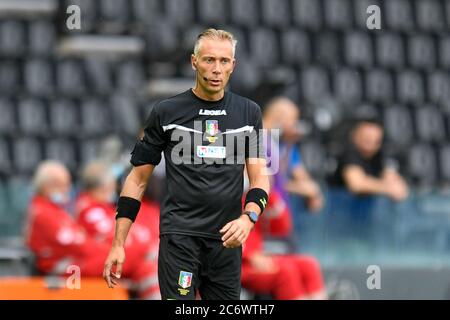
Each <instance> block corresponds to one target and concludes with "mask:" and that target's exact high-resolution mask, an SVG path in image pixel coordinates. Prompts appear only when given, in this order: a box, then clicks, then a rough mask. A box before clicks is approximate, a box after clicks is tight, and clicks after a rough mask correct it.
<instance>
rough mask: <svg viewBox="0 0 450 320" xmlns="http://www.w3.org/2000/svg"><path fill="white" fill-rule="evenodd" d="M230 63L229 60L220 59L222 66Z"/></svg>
mask: <svg viewBox="0 0 450 320" xmlns="http://www.w3.org/2000/svg"><path fill="white" fill-rule="evenodd" d="M229 62H230V59H222V64H227V63H229Z"/></svg>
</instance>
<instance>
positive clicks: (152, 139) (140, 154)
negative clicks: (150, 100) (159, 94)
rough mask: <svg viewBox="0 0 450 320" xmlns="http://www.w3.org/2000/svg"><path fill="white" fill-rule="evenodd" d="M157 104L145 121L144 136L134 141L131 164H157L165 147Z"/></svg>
mask: <svg viewBox="0 0 450 320" xmlns="http://www.w3.org/2000/svg"><path fill="white" fill-rule="evenodd" d="M157 107H158V105H156V106H155V107H153V109H152V111H151V112H150V115H149V117H148V119H147V121H146V125H145V129H144V137H143V138H142V139H141V140H140V141H138V142H137V143H136V145H135V146H134V149H133V151H132V152H131V155H132V156H131V160H130V162H131V164H132V165H133V166H135V167H137V166H142V165H145V164H152V165H155V166H156V165H158V164H159V162H160V161H161V152H162V151H163V150H164V148H165V147H166V139H165V135H164V130H163V128H162V126H161V122H160V117H159V114H158V108H157Z"/></svg>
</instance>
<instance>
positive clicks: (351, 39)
mask: <svg viewBox="0 0 450 320" xmlns="http://www.w3.org/2000/svg"><path fill="white" fill-rule="evenodd" d="M344 42H345V47H344V54H345V60H346V62H347V64H348V65H350V66H354V67H363V68H370V67H371V66H372V65H373V60H374V59H373V50H372V42H371V41H370V35H369V34H367V33H364V32H359V31H355V32H351V33H347V34H346V35H345V39H344Z"/></svg>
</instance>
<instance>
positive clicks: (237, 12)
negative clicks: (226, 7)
mask: <svg viewBox="0 0 450 320" xmlns="http://www.w3.org/2000/svg"><path fill="white" fill-rule="evenodd" d="M258 4H259V1H258V0H231V1H230V14H231V16H230V18H231V22H232V23H233V24H236V25H239V26H247V27H255V26H257V25H258V23H259V6H258Z"/></svg>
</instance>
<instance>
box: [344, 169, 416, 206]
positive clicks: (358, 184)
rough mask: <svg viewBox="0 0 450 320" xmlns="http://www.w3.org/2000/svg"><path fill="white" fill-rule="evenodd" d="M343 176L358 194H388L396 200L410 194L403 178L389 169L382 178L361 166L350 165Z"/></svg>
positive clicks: (348, 185)
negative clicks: (370, 173)
mask: <svg viewBox="0 0 450 320" xmlns="http://www.w3.org/2000/svg"><path fill="white" fill-rule="evenodd" d="M343 176H344V181H345V183H346V185H347V187H348V189H349V190H350V191H351V192H353V193H356V194H361V193H366V194H380V195H387V196H389V197H391V198H393V199H394V200H403V199H405V198H406V196H407V195H408V190H407V187H406V184H405V183H404V181H403V179H402V178H401V177H400V176H399V175H398V174H397V173H393V172H391V170H389V169H386V170H385V171H384V172H383V174H382V177H381V178H376V177H373V176H370V175H368V174H366V173H365V172H364V170H363V169H362V168H361V167H360V166H357V165H350V166H348V167H346V168H345V169H344V172H343Z"/></svg>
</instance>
